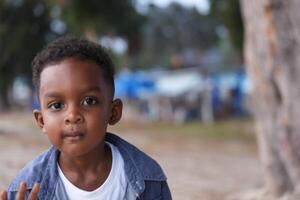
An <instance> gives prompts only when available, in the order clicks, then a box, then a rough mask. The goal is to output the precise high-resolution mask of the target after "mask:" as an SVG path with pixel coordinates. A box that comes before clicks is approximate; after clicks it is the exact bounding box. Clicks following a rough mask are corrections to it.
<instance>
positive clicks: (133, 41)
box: [52, 0, 144, 54]
mask: <svg viewBox="0 0 300 200" xmlns="http://www.w3.org/2000/svg"><path fill="white" fill-rule="evenodd" d="M52 1H53V0H52ZM56 1H57V0H56ZM56 1H54V2H56ZM58 2H60V6H61V8H62V10H61V14H62V19H63V20H64V21H65V22H66V24H67V26H68V28H69V30H70V31H72V32H75V33H79V34H81V33H83V34H85V35H86V36H87V37H89V38H90V39H92V40H96V37H97V36H103V35H117V36H123V37H125V38H126V39H127V40H128V43H129V45H128V46H129V54H135V53H136V52H137V51H138V50H139V48H140V29H141V26H142V23H143V20H144V17H143V16H142V15H141V14H139V13H138V12H137V11H136V9H135V7H134V3H135V1H134V0H122V1H119V0H101V1H96V0H85V1H81V0H72V1H70V0H59V1H58Z"/></svg>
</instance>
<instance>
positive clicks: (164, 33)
mask: <svg viewBox="0 0 300 200" xmlns="http://www.w3.org/2000/svg"><path fill="white" fill-rule="evenodd" d="M147 17H148V18H147V19H148V20H147V23H146V24H145V26H144V29H143V43H142V45H143V48H142V52H141V58H140V61H139V65H140V66H153V65H164V66H167V65H169V63H170V57H171V56H172V55H174V54H177V53H181V52H182V51H183V50H185V49H196V50H197V51H202V50H205V49H207V48H210V47H212V46H214V45H215V44H216V41H217V36H216V32H215V23H214V22H213V21H212V20H211V19H210V18H209V17H208V16H205V15H202V14H200V13H199V12H198V11H197V10H196V9H194V8H192V9H190V8H186V7H183V6H182V5H180V4H178V3H172V4H170V5H169V6H168V7H167V8H159V7H156V6H154V5H150V8H149V11H148V14H147Z"/></svg>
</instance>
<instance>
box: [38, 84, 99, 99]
mask: <svg viewBox="0 0 300 200" xmlns="http://www.w3.org/2000/svg"><path fill="white" fill-rule="evenodd" d="M87 92H100V93H101V92H102V91H101V89H100V87H98V86H92V87H89V88H86V89H83V90H82V92H81V93H87ZM44 97H45V98H59V97H61V95H60V93H58V92H48V93H45V94H44Z"/></svg>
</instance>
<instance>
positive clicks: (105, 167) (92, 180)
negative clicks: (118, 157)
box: [58, 143, 112, 191]
mask: <svg viewBox="0 0 300 200" xmlns="http://www.w3.org/2000/svg"><path fill="white" fill-rule="evenodd" d="M58 164H59V166H60V168H61V170H62V171H63V173H64V175H65V176H66V177H67V179H68V180H69V181H70V182H72V183H73V184H74V185H75V186H77V187H79V188H81V189H84V190H88V191H91V190H94V189H96V188H98V187H99V186H101V185H102V183H104V181H105V180H106V178H107V177H108V175H109V173H110V170H111V166H112V153H111V149H110V147H109V145H108V144H105V143H104V144H101V145H100V144H99V146H98V147H97V148H95V149H94V150H93V151H92V152H89V153H88V154H86V155H82V156H78V157H74V156H69V155H66V154H64V153H63V152H61V153H60V155H59V159H58Z"/></svg>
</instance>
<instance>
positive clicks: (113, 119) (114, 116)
mask: <svg viewBox="0 0 300 200" xmlns="http://www.w3.org/2000/svg"><path fill="white" fill-rule="evenodd" d="M122 110H123V103H122V101H121V99H115V100H113V102H112V107H111V115H110V118H109V121H108V124H109V125H115V124H116V123H117V122H118V121H120V119H121V117H122Z"/></svg>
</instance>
